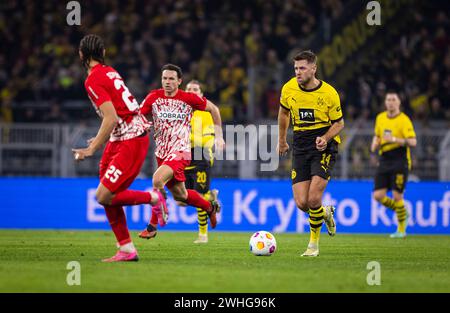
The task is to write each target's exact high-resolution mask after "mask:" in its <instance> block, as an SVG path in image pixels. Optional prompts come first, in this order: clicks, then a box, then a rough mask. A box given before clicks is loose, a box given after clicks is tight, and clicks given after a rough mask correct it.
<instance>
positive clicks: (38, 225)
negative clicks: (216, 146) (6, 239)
mask: <svg viewBox="0 0 450 313" xmlns="http://www.w3.org/2000/svg"><path fill="white" fill-rule="evenodd" d="M97 184H98V180H97V179H94V178H85V179H84V178H83V179H80V178H76V179H62V178H0V212H1V217H2V218H1V219H0V228H20V229H109V224H108V222H107V220H106V216H105V213H104V210H103V208H102V206H100V205H99V204H98V203H97V201H96V200H95V189H96V186H97ZM212 185H213V186H212V187H213V188H217V189H219V190H220V194H219V198H220V201H221V203H222V208H223V209H222V212H221V213H220V215H219V224H218V226H217V230H218V231H257V230H261V229H264V230H268V231H273V232H298V233H302V232H308V231H309V226H308V217H307V215H306V214H305V213H303V212H301V211H300V210H299V209H297V208H296V206H295V202H294V200H293V198H292V188H291V183H290V181H289V180H234V179H215V180H214V181H213V183H212ZM132 188H133V189H138V190H150V189H151V181H150V180H143V179H138V180H137V181H136V182H135V183H134V184H133V185H132ZM372 188H373V185H372V182H364V181H331V182H330V184H329V186H328V187H327V190H326V192H325V194H324V197H323V203H324V204H332V205H334V206H335V207H336V215H335V218H336V224H337V229H338V232H340V233H388V232H393V231H395V225H396V219H395V217H394V215H393V212H392V211H390V210H389V209H386V208H385V207H383V206H382V205H379V204H378V203H376V202H375V201H374V200H373V199H372ZM405 196H406V206H407V209H408V210H409V212H410V218H409V227H408V233H410V234H412V233H416V234H450V226H449V225H450V183H438V182H419V183H414V182H411V183H408V186H407V192H406V195H405ZM168 206H169V212H170V217H169V223H168V224H167V226H166V227H165V229H167V230H193V231H194V230H196V229H197V213H196V210H195V209H194V208H192V207H178V206H177V205H176V204H175V202H174V201H173V200H171V199H169V201H168ZM125 209H126V213H127V220H128V225H129V228H130V229H135V230H140V229H142V228H143V227H145V225H146V224H147V222H148V220H149V219H150V212H151V210H150V206H149V205H138V206H133V207H126V208H125Z"/></svg>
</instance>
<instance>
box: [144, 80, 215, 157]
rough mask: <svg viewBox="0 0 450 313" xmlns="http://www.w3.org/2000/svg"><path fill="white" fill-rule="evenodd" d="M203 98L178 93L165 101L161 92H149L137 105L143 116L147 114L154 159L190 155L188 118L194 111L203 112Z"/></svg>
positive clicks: (191, 94) (204, 100) (186, 93)
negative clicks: (153, 141)
mask: <svg viewBox="0 0 450 313" xmlns="http://www.w3.org/2000/svg"><path fill="white" fill-rule="evenodd" d="M205 108H206V98H204V97H203V98H200V97H199V96H197V95H196V94H193V93H190V92H185V91H183V90H178V92H177V94H176V95H175V96H173V97H167V96H165V94H164V90H163V89H158V90H153V91H152V92H150V93H149V94H148V95H147V97H146V98H145V100H144V102H142V105H141V112H142V113H143V114H148V113H151V114H152V117H153V127H154V130H155V132H154V133H155V134H154V136H155V142H156V151H155V154H156V156H157V157H158V158H160V159H163V160H165V159H166V158H169V157H171V158H172V159H173V157H176V156H178V155H179V154H180V153H182V154H184V155H186V154H189V155H190V153H191V139H190V134H191V118H192V113H193V111H194V110H202V111H204V110H205Z"/></svg>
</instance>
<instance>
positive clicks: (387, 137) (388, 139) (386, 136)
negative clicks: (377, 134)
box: [383, 133, 395, 143]
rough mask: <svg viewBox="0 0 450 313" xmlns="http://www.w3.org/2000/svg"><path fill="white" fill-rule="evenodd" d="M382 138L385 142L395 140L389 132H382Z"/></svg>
mask: <svg viewBox="0 0 450 313" xmlns="http://www.w3.org/2000/svg"><path fill="white" fill-rule="evenodd" d="M383 139H384V141H386V142H387V143H392V142H395V137H394V136H392V134H391V133H388V134H384V136H383Z"/></svg>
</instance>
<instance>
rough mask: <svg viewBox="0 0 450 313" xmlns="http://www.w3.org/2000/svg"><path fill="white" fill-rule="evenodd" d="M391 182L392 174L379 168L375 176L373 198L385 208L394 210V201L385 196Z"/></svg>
mask: <svg viewBox="0 0 450 313" xmlns="http://www.w3.org/2000/svg"><path fill="white" fill-rule="evenodd" d="M391 180H392V174H391V173H390V172H388V171H386V170H383V169H382V168H381V166H380V167H379V168H378V169H377V172H376V174H375V180H374V185H375V186H374V192H373V198H374V199H375V200H376V201H378V202H379V203H381V204H382V205H384V206H385V207H387V208H389V209H391V210H394V209H395V200H394V199H392V198H390V197H388V196H387V192H388V190H389V189H391Z"/></svg>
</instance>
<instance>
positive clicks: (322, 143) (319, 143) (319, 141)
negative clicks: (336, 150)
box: [316, 137, 328, 151]
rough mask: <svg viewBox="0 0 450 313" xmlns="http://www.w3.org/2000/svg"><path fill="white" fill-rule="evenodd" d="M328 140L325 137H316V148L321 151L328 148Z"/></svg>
mask: <svg viewBox="0 0 450 313" xmlns="http://www.w3.org/2000/svg"><path fill="white" fill-rule="evenodd" d="M327 145H328V142H327V140H326V139H325V138H324V137H317V138H316V148H317V150H319V151H324V150H325V149H326V148H327Z"/></svg>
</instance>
